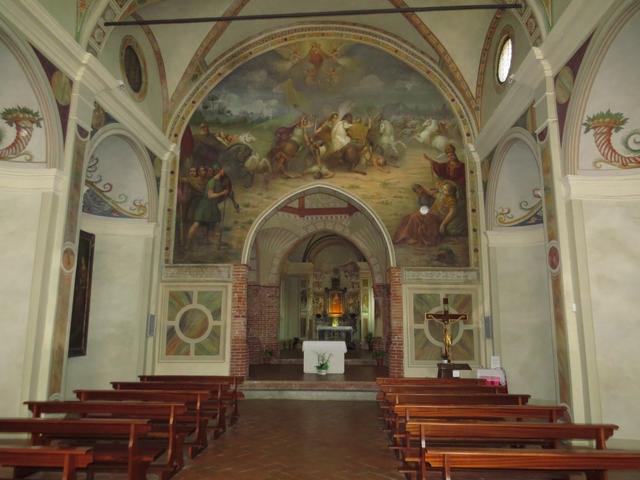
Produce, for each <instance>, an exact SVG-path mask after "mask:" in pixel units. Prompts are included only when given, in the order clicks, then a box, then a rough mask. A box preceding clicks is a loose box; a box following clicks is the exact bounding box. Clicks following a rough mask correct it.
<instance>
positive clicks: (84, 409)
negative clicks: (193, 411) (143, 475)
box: [24, 401, 191, 480]
mask: <svg viewBox="0 0 640 480" xmlns="http://www.w3.org/2000/svg"><path fill="white" fill-rule="evenodd" d="M24 403H25V405H27V407H28V408H29V410H30V411H31V413H32V415H33V418H41V417H42V415H43V414H65V415H73V416H76V417H80V418H140V419H148V420H152V422H151V426H152V430H151V432H149V434H148V435H147V438H150V439H153V441H157V440H158V439H159V440H161V441H162V442H163V444H164V446H165V449H166V460H165V461H164V462H163V463H160V464H154V465H151V466H150V468H149V470H150V471H152V472H157V473H158V474H159V475H160V478H161V479H162V480H166V479H168V478H170V477H171V476H173V475H174V474H175V473H176V472H178V471H179V470H180V469H181V468H182V467H183V466H184V458H183V454H182V444H183V442H184V437H185V435H186V434H188V433H190V424H191V422H189V423H187V424H186V428H182V429H180V428H179V426H180V423H179V420H178V419H179V418H184V416H185V414H186V413H187V405H186V402H184V403H156V402H125V401H123V402H82V401H42V402H24ZM183 425H185V423H184V422H183ZM179 430H182V432H180V431H179Z"/></svg>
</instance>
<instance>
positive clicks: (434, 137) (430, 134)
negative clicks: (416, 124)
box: [413, 118, 453, 152]
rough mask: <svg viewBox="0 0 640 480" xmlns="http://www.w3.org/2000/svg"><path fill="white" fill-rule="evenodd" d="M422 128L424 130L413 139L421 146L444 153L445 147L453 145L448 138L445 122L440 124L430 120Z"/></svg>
mask: <svg viewBox="0 0 640 480" xmlns="http://www.w3.org/2000/svg"><path fill="white" fill-rule="evenodd" d="M422 127H423V128H422V130H421V131H420V132H419V133H417V134H416V135H414V137H413V138H415V139H416V140H417V141H418V142H420V143H421V144H423V145H428V146H431V147H433V148H435V149H436V150H440V151H441V152H444V149H445V147H446V146H447V145H449V144H450V143H453V140H451V138H449V136H448V132H447V128H446V123H445V122H443V121H441V122H438V121H437V120H435V119H433V118H428V119H427V120H425V122H424V123H423V124H422Z"/></svg>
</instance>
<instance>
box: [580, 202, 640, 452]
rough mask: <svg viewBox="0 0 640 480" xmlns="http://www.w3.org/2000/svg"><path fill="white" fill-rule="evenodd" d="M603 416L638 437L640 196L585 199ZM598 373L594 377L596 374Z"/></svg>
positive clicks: (622, 436) (625, 434)
mask: <svg viewBox="0 0 640 480" xmlns="http://www.w3.org/2000/svg"><path fill="white" fill-rule="evenodd" d="M582 214H583V218H584V237H585V246H586V252H585V253H586V262H587V265H588V282H589V288H590V292H589V293H590V305H589V304H588V305H587V308H588V307H590V308H591V316H592V319H593V338H594V339H595V352H593V355H594V356H595V364H596V366H597V371H596V372H588V373H589V375H590V377H591V380H592V381H593V380H595V381H596V382H597V385H598V386H599V388H598V390H599V392H598V393H599V397H600V404H601V409H602V410H601V411H602V421H604V422H607V423H615V424H617V425H620V430H619V431H618V432H617V433H616V439H617V440H619V441H620V440H635V441H640V406H639V405H640V404H639V403H638V398H640V383H639V382H638V378H640V348H639V346H640V336H639V334H638V333H639V332H640V313H639V312H640V300H639V297H638V283H639V281H640V273H639V268H640V253H638V238H640V200H627V201H619V200H618V201H616V200H585V201H583V202H582ZM594 375H597V378H596V379H593V376H594Z"/></svg>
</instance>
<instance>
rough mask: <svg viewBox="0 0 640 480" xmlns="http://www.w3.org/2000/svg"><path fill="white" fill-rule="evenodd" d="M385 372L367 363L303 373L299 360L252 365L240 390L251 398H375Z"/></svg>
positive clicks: (352, 399)
mask: <svg viewBox="0 0 640 480" xmlns="http://www.w3.org/2000/svg"><path fill="white" fill-rule="evenodd" d="M387 373H388V370H387V368H386V367H376V366H368V365H346V366H345V373H344V374H342V375H338V374H328V375H318V374H315V373H306V374H305V373H303V371H302V364H300V365H287V364H284V365H252V366H251V367H250V369H249V377H248V378H247V379H246V380H245V382H244V383H243V384H242V386H241V390H242V392H243V393H244V395H245V397H246V398H251V399H289V400H344V401H354V400H363V401H374V400H375V398H376V392H377V386H376V383H375V379H376V377H382V376H386V375H387Z"/></svg>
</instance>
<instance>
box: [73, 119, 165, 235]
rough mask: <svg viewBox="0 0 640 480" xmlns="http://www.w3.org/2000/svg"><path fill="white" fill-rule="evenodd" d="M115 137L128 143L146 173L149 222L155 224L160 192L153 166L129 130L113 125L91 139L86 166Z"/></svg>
mask: <svg viewBox="0 0 640 480" xmlns="http://www.w3.org/2000/svg"><path fill="white" fill-rule="evenodd" d="M114 137H117V138H119V139H121V140H124V141H125V142H126V143H127V145H128V146H129V147H130V148H131V150H132V151H133V152H134V154H135V156H136V159H137V160H138V162H139V164H140V167H141V169H142V172H143V173H144V178H145V184H146V191H147V198H148V199H149V202H148V206H147V221H148V222H150V223H153V222H155V221H156V220H157V215H158V190H157V187H156V180H155V172H154V168H153V164H152V162H151V157H150V156H149V152H148V151H147V149H146V148H145V147H144V145H143V144H142V143H141V142H140V141H139V140H138V139H137V138H136V137H135V136H134V135H133V134H132V133H131V132H130V131H129V130H127V129H126V128H125V127H124V126H122V125H121V124H119V123H112V124H109V125H107V126H105V127H103V128H101V129H100V130H99V131H98V133H97V134H96V135H95V136H94V137H93V138H92V139H91V142H90V144H89V147H88V148H87V156H86V158H87V162H86V164H88V161H89V159H90V158H91V157H92V156H93V154H94V153H95V151H96V149H97V148H98V147H99V146H100V145H102V144H103V143H104V142H105V141H108V140H109V139H110V138H114Z"/></svg>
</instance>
